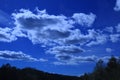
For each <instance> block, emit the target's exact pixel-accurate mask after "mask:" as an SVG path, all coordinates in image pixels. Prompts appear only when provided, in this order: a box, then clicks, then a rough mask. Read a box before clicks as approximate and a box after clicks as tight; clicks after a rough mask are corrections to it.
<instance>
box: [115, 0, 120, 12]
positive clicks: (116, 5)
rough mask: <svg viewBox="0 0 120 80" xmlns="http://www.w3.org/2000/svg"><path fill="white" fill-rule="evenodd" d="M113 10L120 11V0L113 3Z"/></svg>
mask: <svg viewBox="0 0 120 80" xmlns="http://www.w3.org/2000/svg"><path fill="white" fill-rule="evenodd" d="M114 10H115V11H120V0H116V4H115V7H114Z"/></svg>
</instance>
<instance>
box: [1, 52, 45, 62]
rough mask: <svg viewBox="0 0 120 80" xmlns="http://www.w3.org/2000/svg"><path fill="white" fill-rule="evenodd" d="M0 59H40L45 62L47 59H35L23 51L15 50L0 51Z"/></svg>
mask: <svg viewBox="0 0 120 80" xmlns="http://www.w3.org/2000/svg"><path fill="white" fill-rule="evenodd" d="M0 59H6V60H25V61H41V62H45V61H47V60H45V59H42V58H41V59H36V58H33V57H31V56H30V55H27V54H24V53H23V52H21V51H19V52H15V51H8V50H5V51H0Z"/></svg>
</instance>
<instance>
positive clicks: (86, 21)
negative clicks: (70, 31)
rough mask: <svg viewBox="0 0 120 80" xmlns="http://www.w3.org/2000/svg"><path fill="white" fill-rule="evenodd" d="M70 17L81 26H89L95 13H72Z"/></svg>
mask: <svg viewBox="0 0 120 80" xmlns="http://www.w3.org/2000/svg"><path fill="white" fill-rule="evenodd" d="M72 18H73V19H74V20H75V22H76V23H78V24H80V25H81V26H87V27H90V26H91V25H92V24H93V23H94V21H95V18H96V15H95V14H93V13H90V14H84V13H74V14H73V16H72Z"/></svg>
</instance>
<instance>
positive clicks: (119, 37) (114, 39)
mask: <svg viewBox="0 0 120 80" xmlns="http://www.w3.org/2000/svg"><path fill="white" fill-rule="evenodd" d="M110 40H111V41H112V42H118V41H119V40H120V34H111V35H110Z"/></svg>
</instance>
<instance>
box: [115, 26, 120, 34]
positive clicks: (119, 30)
mask: <svg viewBox="0 0 120 80" xmlns="http://www.w3.org/2000/svg"><path fill="white" fill-rule="evenodd" d="M115 28H116V32H120V24H118V25H117V26H115Z"/></svg>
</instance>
